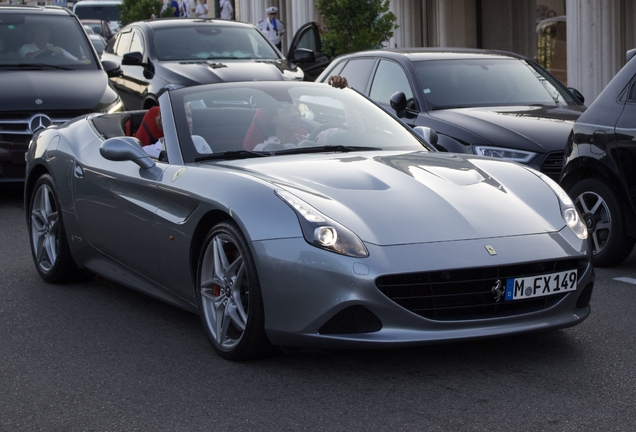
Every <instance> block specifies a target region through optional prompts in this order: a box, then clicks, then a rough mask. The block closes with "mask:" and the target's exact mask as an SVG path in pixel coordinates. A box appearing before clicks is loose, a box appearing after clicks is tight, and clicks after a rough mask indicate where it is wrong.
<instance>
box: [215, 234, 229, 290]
mask: <svg viewBox="0 0 636 432" xmlns="http://www.w3.org/2000/svg"><path fill="white" fill-rule="evenodd" d="M213 242H214V276H215V277H216V278H218V279H219V280H224V278H225V277H226V276H227V269H228V267H229V263H228V262H227V256H226V255H225V251H224V250H223V240H221V238H220V236H217V237H215V238H214V240H213Z"/></svg>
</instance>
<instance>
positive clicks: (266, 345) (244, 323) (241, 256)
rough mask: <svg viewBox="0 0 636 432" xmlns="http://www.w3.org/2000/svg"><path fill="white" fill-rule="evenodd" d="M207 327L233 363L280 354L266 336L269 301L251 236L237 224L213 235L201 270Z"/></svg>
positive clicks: (199, 288)
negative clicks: (263, 291) (250, 244)
mask: <svg viewBox="0 0 636 432" xmlns="http://www.w3.org/2000/svg"><path fill="white" fill-rule="evenodd" d="M196 292H197V300H198V302H199V310H200V316H201V322H202V324H203V328H204V329H205V332H206V335H207V336H208V339H209V340H210V342H211V343H212V347H213V348H214V350H215V351H216V352H217V354H218V355H220V356H221V357H223V358H225V359H228V360H246V359H251V358H256V357H263V356H266V355H269V354H271V353H273V352H274V348H273V347H272V345H271V344H270V342H269V340H268V339H267V336H266V334H265V313H264V310H263V299H262V296H261V290H260V285H259V283H258V276H257V273H256V266H255V265H254V260H253V259H252V256H251V254H250V250H249V248H248V246H247V242H246V240H245V237H244V236H243V234H242V233H241V231H240V229H239V228H238V227H237V226H236V225H235V224H234V223H232V222H221V223H219V224H218V225H216V226H215V227H214V228H213V229H212V230H211V231H210V232H209V233H208V235H207V237H206V239H205V241H204V243H203V248H202V249H201V254H200V258H199V265H198V268H197V289H196Z"/></svg>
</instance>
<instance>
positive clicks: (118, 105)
mask: <svg viewBox="0 0 636 432" xmlns="http://www.w3.org/2000/svg"><path fill="white" fill-rule="evenodd" d="M123 109H124V103H123V102H122V101H121V99H120V98H119V96H118V97H117V99H116V100H115V102H113V103H112V104H110V105H108V106H107V107H105V108H103V109H102V110H101V112H104V113H108V114H112V113H114V112H119V111H122V110H123Z"/></svg>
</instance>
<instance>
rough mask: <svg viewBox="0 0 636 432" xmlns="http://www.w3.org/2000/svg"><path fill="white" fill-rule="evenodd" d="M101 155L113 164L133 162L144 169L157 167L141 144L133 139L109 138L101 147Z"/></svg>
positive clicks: (125, 137)
mask: <svg viewBox="0 0 636 432" xmlns="http://www.w3.org/2000/svg"><path fill="white" fill-rule="evenodd" d="M99 154H101V155H102V157H103V158H104V159H108V160H109V161H113V162H121V161H133V162H134V163H136V164H137V165H139V166H140V167H141V168H143V169H149V168H152V167H153V166H155V163H154V161H153V160H152V159H150V156H148V155H147V154H146V152H145V151H143V149H142V148H141V143H140V142H139V140H138V139H137V138H133V137H127V136H124V137H115V138H109V139H107V140H106V141H104V142H103V143H102V145H101V146H100V147H99Z"/></svg>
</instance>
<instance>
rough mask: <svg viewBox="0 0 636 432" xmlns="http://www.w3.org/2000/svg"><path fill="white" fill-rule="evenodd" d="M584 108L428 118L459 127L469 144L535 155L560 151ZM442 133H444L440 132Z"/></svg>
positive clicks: (445, 113) (461, 112) (471, 111)
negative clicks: (528, 152) (491, 146)
mask: <svg viewBox="0 0 636 432" xmlns="http://www.w3.org/2000/svg"><path fill="white" fill-rule="evenodd" d="M584 110H585V107H583V106H581V107H560V106H559V107H557V106H555V107H546V106H515V107H494V108H459V109H446V110H434V111H430V112H429V114H430V115H431V117H433V118H436V119H438V120H441V121H443V122H446V123H450V124H452V125H453V126H454V127H459V128H462V129H463V131H464V132H465V134H466V135H472V136H470V137H458V136H456V133H454V132H452V131H449V133H448V134H449V135H451V136H453V137H454V138H459V139H461V140H462V141H466V142H469V143H471V144H487V145H493V146H499V147H511V148H517V149H522V150H528V151H533V152H537V153H548V152H553V151H563V150H564V148H565V145H566V143H567V138H568V135H569V134H570V131H571V130H572V126H573V124H574V122H575V121H576V119H578V118H579V116H580V115H581V114H582V113H583V111H584ZM440 132H441V133H445V131H440Z"/></svg>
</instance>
